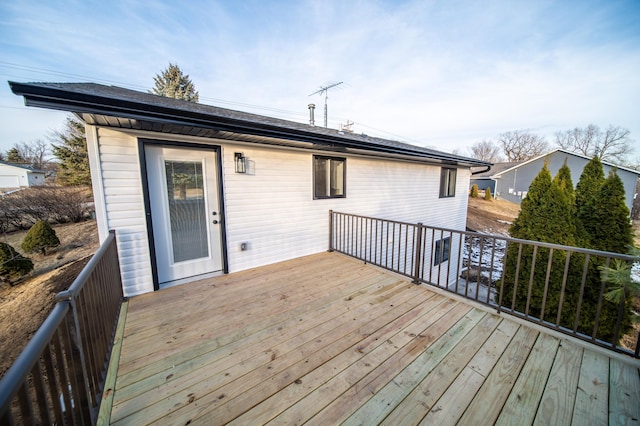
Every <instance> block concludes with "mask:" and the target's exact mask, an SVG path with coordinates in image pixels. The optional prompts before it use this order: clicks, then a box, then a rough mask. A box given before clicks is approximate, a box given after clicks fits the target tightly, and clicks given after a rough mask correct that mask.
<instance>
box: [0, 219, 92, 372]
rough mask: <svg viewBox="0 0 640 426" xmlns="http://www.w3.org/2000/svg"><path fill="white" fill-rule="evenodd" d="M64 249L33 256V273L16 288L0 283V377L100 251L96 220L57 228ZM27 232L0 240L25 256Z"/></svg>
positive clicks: (55, 226) (55, 228)
mask: <svg viewBox="0 0 640 426" xmlns="http://www.w3.org/2000/svg"><path fill="white" fill-rule="evenodd" d="M53 229H54V230H55V231H56V235H57V236H58V238H59V239H60V246H58V247H56V248H53V249H49V251H48V252H47V255H45V256H42V255H40V254H32V255H29V257H30V258H31V260H32V261H33V264H34V270H33V271H32V272H31V274H30V275H29V276H27V277H25V278H24V279H22V280H21V281H20V282H17V283H15V285H14V286H13V287H12V286H10V285H9V284H7V283H0V377H1V376H3V375H4V373H5V372H6V370H7V369H8V368H9V367H10V366H11V364H12V363H13V361H14V360H15V358H16V357H17V356H18V355H19V354H20V352H21V351H22V349H23V348H24V346H25V345H26V344H27V342H28V341H29V339H31V337H32V336H33V334H34V333H35V332H36V330H37V329H38V328H39V327H40V325H41V324H42V322H43V321H44V319H45V318H46V317H47V315H49V312H51V309H52V308H53V306H54V303H55V301H54V299H55V295H56V294H57V293H58V292H60V291H62V290H65V289H67V288H68V287H69V286H70V285H71V283H73V280H75V278H76V277H77V276H78V274H79V273H80V271H81V270H82V268H83V267H84V265H85V264H86V263H87V262H88V261H89V259H90V258H91V255H93V253H95V251H96V250H97V249H98V246H99V244H98V231H97V228H96V223H95V221H86V222H81V223H75V224H64V225H54V226H53ZM26 232H27V231H20V232H12V233H9V234H5V235H0V241H2V242H5V243H8V244H10V245H11V246H13V248H15V249H16V250H18V251H19V252H21V253H22V249H21V248H20V245H21V244H22V240H23V239H24V236H25V234H26Z"/></svg>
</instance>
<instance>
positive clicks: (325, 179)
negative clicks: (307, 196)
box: [313, 156, 347, 198]
mask: <svg viewBox="0 0 640 426" xmlns="http://www.w3.org/2000/svg"><path fill="white" fill-rule="evenodd" d="M346 161H347V160H345V159H344V158H333V157H320V156H314V157H313V185H314V186H313V198H344V197H345V196H346V189H345V182H346V170H345V168H346Z"/></svg>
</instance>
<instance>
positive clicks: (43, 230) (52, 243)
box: [22, 220, 60, 255]
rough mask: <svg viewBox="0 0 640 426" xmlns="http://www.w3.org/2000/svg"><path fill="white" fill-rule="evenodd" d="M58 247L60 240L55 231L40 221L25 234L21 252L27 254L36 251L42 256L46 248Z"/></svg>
mask: <svg viewBox="0 0 640 426" xmlns="http://www.w3.org/2000/svg"><path fill="white" fill-rule="evenodd" d="M59 245H60V240H59V239H58V236H57V235H56V231H54V230H53V228H51V225H49V224H48V223H47V222H45V221H44V220H40V221H38V222H36V223H35V225H33V226H32V227H31V229H29V232H27V235H26V236H25V237H24V241H22V250H24V251H25V252H27V253H30V252H35V251H38V252H40V253H42V254H43V255H44V254H46V249H47V248H49V247H57V246H59Z"/></svg>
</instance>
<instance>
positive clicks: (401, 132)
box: [0, 0, 640, 156]
mask: <svg viewBox="0 0 640 426" xmlns="http://www.w3.org/2000/svg"><path fill="white" fill-rule="evenodd" d="M638 22H640V1H638V0H631V1H609V0H604V1H586V0H585V1H573V0H563V1H491V0H488V1H482V2H477V1H437V2H436V1H411V0H407V1H393V0H389V1H357V0H356V1H347V0H322V1H310V0H298V1H284V0H283V1H264V0H256V1H253V0H248V1H234V0H224V1H189V2H176V1H152V2H150V1H133V0H128V1H127V0H112V1H108V2H107V1H92V0H82V1H73V0H68V1H56V0H47V1H44V0H40V1H5V2H2V3H1V4H0V78H1V79H2V80H3V81H2V84H0V151H5V150H6V149H8V148H9V147H10V146H11V145H13V144H14V143H16V142H22V141H25V142H29V141H32V140H35V139H46V138H47V136H48V135H49V134H50V133H51V132H52V131H53V130H56V129H61V128H62V125H63V122H64V118H65V114H64V113H61V112H56V111H48V110H40V109H37V108H26V107H24V106H23V101H22V99H21V98H19V97H17V96H15V95H13V94H12V93H11V92H10V90H9V87H8V84H7V83H6V81H7V80H13V81H22V82H24V81H57V82H75V81H93V82H97V83H104V84H113V85H117V86H122V87H128V88H132V89H136V90H142V91H146V90H148V89H150V88H151V87H152V86H153V77H154V76H155V75H156V74H157V73H159V72H160V71H162V70H163V69H164V68H166V67H167V66H168V64H169V62H172V63H177V64H178V65H179V66H180V67H181V68H182V70H183V71H184V72H185V73H187V74H188V75H189V76H190V78H191V79H192V81H193V82H194V83H195V86H196V88H197V90H198V91H199V92H200V101H201V102H202V103H206V104H211V105H216V106H221V107H226V108H232V109H238V110H243V111H249V112H254V113H258V114H263V115H269V116H275V117H279V118H284V119H289V120H293V121H299V122H307V121H308V110H307V105H308V104H309V103H311V102H313V103H315V104H316V105H317V109H316V123H317V124H318V123H319V124H322V109H323V105H324V98H323V97H321V96H318V95H315V96H309V95H310V94H311V93H312V92H314V91H316V90H317V89H318V88H319V87H321V86H323V85H327V84H331V83H334V82H339V81H343V82H344V83H343V84H342V85H340V86H338V87H336V88H335V89H332V90H330V91H329V101H328V105H329V127H333V128H338V126H339V125H340V123H345V122H346V121H347V120H351V121H353V122H355V125H354V127H353V128H354V130H355V131H356V132H358V133H366V134H369V135H375V136H381V137H386V138H390V139H397V140H401V141H404V142H409V143H413V144H416V145H421V146H430V147H434V148H436V149H440V150H443V151H448V152H451V151H452V150H454V149H456V150H458V151H460V152H461V153H464V152H465V148H466V147H468V146H470V145H471V144H473V143H475V142H478V141H480V140H483V139H491V138H494V137H495V136H496V135H498V134H499V133H502V132H505V131H509V130H517V129H530V130H531V131H533V132H536V133H540V134H541V135H545V136H547V137H548V140H549V141H550V142H551V141H552V139H553V134H554V133H555V132H556V131H559V130H567V129H570V128H573V127H584V126H586V125H588V124H590V123H593V124H596V125H599V126H600V127H603V128H604V127H607V126H608V125H609V124H613V125H617V126H622V127H625V128H627V129H629V130H630V131H631V137H632V138H633V139H634V140H635V141H636V146H637V148H636V156H638V155H640V25H639V24H638Z"/></svg>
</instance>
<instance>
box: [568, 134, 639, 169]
mask: <svg viewBox="0 0 640 426" xmlns="http://www.w3.org/2000/svg"><path fill="white" fill-rule="evenodd" d="M630 133H631V132H629V130H627V129H624V128H622V127H620V126H611V125H610V126H609V127H608V128H607V130H605V131H602V130H600V128H599V127H598V126H596V125H595V124H589V125H588V126H587V127H585V128H584V129H581V128H578V127H576V128H575V129H572V130H567V131H564V132H557V133H556V145H558V146H559V147H560V148H562V149H566V150H567V151H571V152H575V153H578V154H582V155H584V156H586V157H595V156H597V157H598V158H599V159H600V160H603V161H610V162H612V163H616V164H624V163H625V162H626V157H627V156H628V155H629V154H631V153H632V152H633V146H632V142H633V141H632V140H631V139H630V138H629V134H630Z"/></svg>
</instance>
